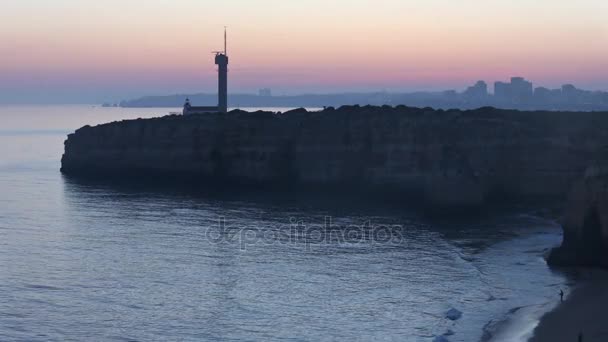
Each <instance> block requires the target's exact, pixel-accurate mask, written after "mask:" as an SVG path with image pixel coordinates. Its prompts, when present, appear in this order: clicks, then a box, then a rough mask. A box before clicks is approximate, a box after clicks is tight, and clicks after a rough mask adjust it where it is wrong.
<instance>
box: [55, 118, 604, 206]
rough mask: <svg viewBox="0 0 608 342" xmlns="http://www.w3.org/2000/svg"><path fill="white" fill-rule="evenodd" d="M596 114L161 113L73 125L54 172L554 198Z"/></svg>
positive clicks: (600, 141) (597, 133)
mask: <svg viewBox="0 0 608 342" xmlns="http://www.w3.org/2000/svg"><path fill="white" fill-rule="evenodd" d="M606 114H608V113H559V112H518V111H505V110H497V109H493V108H481V109H478V110H474V111H458V110H450V111H442V110H432V109H429V108H427V109H418V108H408V107H404V106H398V107H388V106H383V107H370V106H368V107H358V106H345V107H341V108H340V109H337V110H336V109H332V108H329V109H327V110H324V111H321V112H306V111H305V110H295V111H291V112H288V113H284V114H276V113H270V112H256V113H248V112H243V111H232V112H230V113H228V114H206V115H193V116H187V117H183V116H167V117H163V118H157V119H147V120H131V121H122V122H114V123H109V124H104V125H100V126H96V127H88V126H85V127H83V128H81V129H79V130H77V131H76V132H75V133H74V134H70V135H69V137H68V139H67V141H66V142H65V154H64V156H63V158H62V171H63V172H64V173H66V174H74V175H78V174H80V175H99V176H104V177H105V176H111V175H119V176H125V177H126V176H129V175H130V176H133V175H136V176H138V175H158V176H159V177H160V176H162V177H165V178H174V177H186V176H187V177H194V178H196V179H200V180H222V181H230V182H250V183H261V184H287V183H288V184H295V185H308V184H317V185H332V186H335V185H343V186H347V187H349V188H353V187H354V188H371V189H378V190H382V189H384V190H390V191H392V192H397V193H399V194H403V195H404V196H405V195H410V196H423V197H424V198H425V199H426V200H427V201H429V202H431V203H433V204H436V205H444V206H455V205H471V204H479V203H481V202H483V201H485V200H487V199H489V198H492V197H499V198H500V197H503V196H509V197H517V198H518V197H539V196H562V195H564V194H566V192H567V191H568V190H569V188H570V186H571V185H572V183H573V181H574V180H575V179H577V178H579V177H580V176H581V175H582V174H583V172H584V169H585V167H586V166H587V165H588V164H589V162H590V160H593V159H594V158H595V156H596V152H597V151H598V150H599V149H601V148H602V147H604V146H606V145H608V129H607V128H608V115H606Z"/></svg>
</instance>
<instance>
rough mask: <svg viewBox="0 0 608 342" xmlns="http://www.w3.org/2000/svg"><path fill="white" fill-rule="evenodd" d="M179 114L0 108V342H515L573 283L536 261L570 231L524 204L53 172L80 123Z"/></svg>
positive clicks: (95, 109) (57, 168)
mask: <svg viewBox="0 0 608 342" xmlns="http://www.w3.org/2000/svg"><path fill="white" fill-rule="evenodd" d="M175 110H177V109H175ZM169 111H171V110H167V109H121V108H99V107H91V106H62V107H57V106H56V107H3V108H0V340H1V341H87V340H89V341H201V340H209V341H215V340H222V341H224V340H258V341H278V340H293V341H324V340H328V341H329V340H344V341H369V340H382V341H384V340H387V341H432V340H433V339H434V338H435V336H437V335H441V334H444V333H445V332H447V331H448V330H452V331H453V332H454V334H453V335H451V336H449V337H448V338H449V340H450V341H477V340H480V339H481V338H482V337H483V334H484V331H485V332H486V333H487V332H490V331H492V332H496V331H497V332H498V334H499V336H496V337H495V339H496V340H503V341H518V340H525V337H523V336H524V335H525V333H526V332H529V330H530V329H531V328H533V327H534V324H535V320H536V319H537V318H538V316H539V315H540V314H541V313H542V312H544V311H546V310H548V309H549V308H550V307H551V306H552V305H553V303H554V302H555V300H556V298H557V293H558V292H559V289H560V288H565V287H564V286H565V285H564V283H565V281H566V280H565V278H564V276H563V275H561V274H558V273H554V272H552V271H551V270H549V269H548V267H547V266H546V264H545V262H544V260H543V259H542V256H541V254H542V253H543V251H545V250H546V249H547V248H550V247H553V246H555V245H557V244H559V241H560V239H561V237H560V229H559V227H558V226H556V225H555V224H554V223H552V222H550V221H546V220H543V219H541V218H538V217H535V216H534V215H531V214H530V213H531V212H532V210H531V209H521V208H519V209H517V208H510V209H503V210H497V211H496V212H492V213H483V214H482V215H480V217H478V218H475V219H464V220H463V219H460V220H457V221H455V220H449V219H439V220H438V219H434V220H433V219H429V218H426V217H424V216H421V215H419V214H418V213H416V212H415V211H413V210H412V209H410V208H409V207H408V206H407V205H406V204H401V205H396V204H394V203H392V204H390V205H389V204H386V205H383V204H379V203H369V201H367V202H366V201H364V200H363V199H361V200H355V199H346V198H340V197H339V196H336V197H335V198H325V197H323V196H310V195H307V196H300V195H297V194H281V195H277V194H275V195H262V194H247V193H241V194H222V193H211V194H206V195H204V194H201V193H198V192H195V191H185V190H183V189H182V190H180V189H149V188H144V187H141V186H135V185H134V186H124V184H123V185H117V184H110V183H87V182H81V181H76V180H73V179H70V178H66V177H64V176H62V175H61V174H60V173H59V166H60V157H61V154H62V152H63V141H64V140H65V136H66V134H67V133H69V132H71V131H73V130H74V129H76V128H78V127H80V126H82V125H84V124H97V123H103V122H109V121H113V120H118V119H126V118H137V117H151V116H159V115H164V114H166V113H167V112H169ZM190 190H192V189H190ZM328 222H330V223H328ZM325 227H329V228H328V229H326V228H325ZM328 232H330V233H329V234H328ZM451 308H456V309H458V310H460V311H462V312H463V315H462V318H460V319H459V320H457V321H450V320H448V319H446V318H445V313H446V311H448V310H449V309H451ZM509 317H510V319H507V320H505V318H509ZM498 328H500V329H498Z"/></svg>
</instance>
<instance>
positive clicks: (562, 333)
mask: <svg viewBox="0 0 608 342" xmlns="http://www.w3.org/2000/svg"><path fill="white" fill-rule="evenodd" d="M576 275H577V279H576V284H575V286H574V287H573V289H572V292H571V293H570V294H567V297H566V299H565V300H564V302H563V303H560V304H559V305H557V306H556V307H555V309H554V310H552V311H550V312H548V313H546V314H545V315H543V316H542V318H541V319H540V322H538V325H537V326H536V328H535V329H534V332H533V335H532V337H531V338H530V340H529V341H530V342H549V341H573V342H575V341H578V336H579V333H582V334H583V341H584V342H595V341H597V342H600V341H607V340H608V327H607V326H606V324H605V323H606V318H605V311H606V308H608V271H605V270H600V269H581V270H580V271H577V274H576Z"/></svg>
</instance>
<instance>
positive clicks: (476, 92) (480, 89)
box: [463, 81, 488, 100]
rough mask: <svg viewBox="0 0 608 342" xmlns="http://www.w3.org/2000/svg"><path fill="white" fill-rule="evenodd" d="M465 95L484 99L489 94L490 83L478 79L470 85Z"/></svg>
mask: <svg viewBox="0 0 608 342" xmlns="http://www.w3.org/2000/svg"><path fill="white" fill-rule="evenodd" d="M463 95H464V96H465V97H466V98H468V99H470V100H482V99H485V98H486V97H487V96H488V84H487V83H486V82H484V81H477V83H475V85H473V86H470V87H468V88H467V89H466V90H465V91H464V93H463Z"/></svg>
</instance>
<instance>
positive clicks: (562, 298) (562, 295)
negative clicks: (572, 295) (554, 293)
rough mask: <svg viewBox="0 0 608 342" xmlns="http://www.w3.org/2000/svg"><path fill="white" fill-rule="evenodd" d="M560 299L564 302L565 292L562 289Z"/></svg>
mask: <svg viewBox="0 0 608 342" xmlns="http://www.w3.org/2000/svg"><path fill="white" fill-rule="evenodd" d="M559 299H560V301H562V302H563V301H564V290H562V289H560V290H559Z"/></svg>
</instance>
